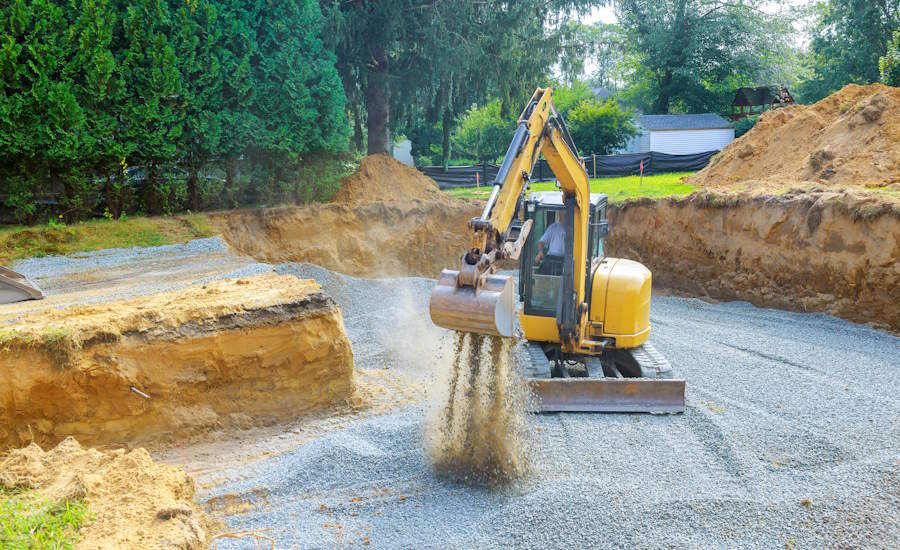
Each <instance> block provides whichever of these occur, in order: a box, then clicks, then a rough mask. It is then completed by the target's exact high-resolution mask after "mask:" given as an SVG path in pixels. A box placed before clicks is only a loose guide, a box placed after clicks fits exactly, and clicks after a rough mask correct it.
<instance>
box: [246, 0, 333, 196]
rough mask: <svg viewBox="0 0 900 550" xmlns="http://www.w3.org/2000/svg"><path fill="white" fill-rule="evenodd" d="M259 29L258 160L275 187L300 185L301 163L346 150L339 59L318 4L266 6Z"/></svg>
mask: <svg viewBox="0 0 900 550" xmlns="http://www.w3.org/2000/svg"><path fill="white" fill-rule="evenodd" d="M264 3H265V8H264V9H262V10H260V17H259V18H258V20H257V25H256V43H257V45H258V50H257V61H256V63H254V73H253V74H254V81H255V82H256V86H257V90H258V95H257V101H256V105H255V109H254V112H255V114H256V115H257V117H258V118H259V120H260V122H261V127H260V130H261V132H260V134H259V135H258V136H257V141H256V143H255V147H254V151H253V153H254V156H255V157H256V159H257V160H258V161H259V162H261V163H262V164H263V166H264V167H265V169H266V173H267V174H268V176H269V178H270V183H272V184H277V182H281V183H282V184H285V183H286V184H290V183H292V182H294V183H295V178H294V177H293V174H294V173H296V170H297V167H298V166H297V164H298V161H300V160H301V159H302V158H303V157H304V155H307V154H309V153H313V152H318V151H340V150H344V149H345V148H346V146H347V138H348V134H349V127H348V121H347V115H346V113H345V112H344V107H345V104H346V99H345V96H344V92H343V87H342V86H341V81H340V78H339V77H338V74H337V71H336V69H335V66H334V64H335V57H334V54H333V53H332V52H331V51H329V50H328V49H327V48H326V47H325V45H324V43H323V41H322V39H321V33H322V29H323V19H322V13H321V11H320V10H319V5H318V2H315V1H314V0H301V1H298V0H264Z"/></svg>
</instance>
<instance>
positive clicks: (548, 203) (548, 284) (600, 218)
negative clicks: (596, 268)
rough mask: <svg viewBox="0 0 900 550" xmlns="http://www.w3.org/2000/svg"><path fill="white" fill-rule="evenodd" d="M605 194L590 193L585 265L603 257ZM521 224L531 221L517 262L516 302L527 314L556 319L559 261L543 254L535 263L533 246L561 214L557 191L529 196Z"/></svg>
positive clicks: (560, 267) (559, 274)
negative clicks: (519, 302) (517, 286)
mask: <svg viewBox="0 0 900 550" xmlns="http://www.w3.org/2000/svg"><path fill="white" fill-rule="evenodd" d="M606 205H607V198H606V195H602V194H599V193H592V194H591V198H590V223H589V230H588V264H589V265H590V264H592V263H593V262H594V260H595V259H599V258H602V257H603V241H604V239H605V238H606V236H607V235H608V234H609V222H608V221H607V220H606ZM523 206H524V210H523V215H524V221H528V220H532V224H533V225H532V228H531V233H530V234H529V235H528V239H527V240H526V241H525V247H524V249H523V252H522V256H521V257H520V259H519V262H520V264H519V300H520V301H521V302H522V307H523V310H524V312H525V313H526V314H528V315H538V316H543V317H551V318H554V319H555V318H556V306H557V302H558V301H559V290H560V277H562V259H561V258H559V259H557V258H556V257H553V256H549V255H545V257H544V258H543V259H542V261H540V262H538V261H536V256H537V253H538V246H537V243H538V241H539V240H540V239H541V237H542V236H543V235H544V233H545V232H546V231H547V228H548V227H550V226H551V225H552V224H553V223H555V222H556V221H557V220H558V219H559V215H560V213H562V212H565V206H564V205H563V202H562V193H560V192H552V191H551V192H537V193H532V194H531V195H530V196H529V197H528V199H526V200H525V201H524V203H523Z"/></svg>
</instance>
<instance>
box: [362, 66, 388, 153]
mask: <svg viewBox="0 0 900 550" xmlns="http://www.w3.org/2000/svg"><path fill="white" fill-rule="evenodd" d="M374 65H375V66H373V67H371V68H370V69H369V74H368V77H367V78H368V80H367V82H366V115H367V116H366V121H367V126H368V144H367V145H368V153H369V154H370V155H374V154H378V153H384V154H386V155H387V154H390V145H391V140H390V135H389V128H388V123H389V121H390V110H389V90H388V79H387V69H388V62H387V55H386V54H385V52H384V49H383V48H376V49H375V64H374Z"/></svg>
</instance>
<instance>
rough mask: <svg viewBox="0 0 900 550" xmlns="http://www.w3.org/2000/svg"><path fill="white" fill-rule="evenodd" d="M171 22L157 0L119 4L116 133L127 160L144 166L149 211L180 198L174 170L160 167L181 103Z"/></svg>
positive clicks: (173, 145)
mask: <svg viewBox="0 0 900 550" xmlns="http://www.w3.org/2000/svg"><path fill="white" fill-rule="evenodd" d="M171 24H172V20H171V15H170V12H169V7H168V5H167V4H166V2H164V1H163V0H135V1H133V2H128V7H127V8H126V9H125V15H124V18H123V30H124V36H123V41H124V46H125V47H124V50H123V51H122V53H121V56H122V57H121V61H120V63H121V67H122V75H123V79H124V81H125V95H126V99H125V101H124V102H123V104H122V110H121V121H122V128H121V132H122V139H123V142H124V143H123V147H124V150H125V153H126V155H128V157H129V164H132V165H135V166H136V165H138V164H140V165H141V166H142V167H143V168H144V170H145V171H146V180H145V188H144V192H143V203H144V207H145V208H146V209H147V211H148V212H150V213H161V212H164V211H165V212H169V211H172V210H173V209H174V208H175V207H176V206H177V201H178V199H179V198H180V197H178V193H177V188H176V186H175V179H174V174H172V173H171V172H170V171H167V170H166V168H167V166H169V165H170V164H171V163H172V162H173V161H174V160H175V159H176V155H177V152H178V150H177V145H178V144H179V143H180V140H181V136H182V130H183V126H182V123H183V118H182V115H181V105H182V103H183V102H184V96H183V95H182V81H181V75H180V74H179V72H178V65H177V61H176V57H175V51H174V49H173V47H172V44H171V41H170V37H169V32H170V31H171ZM132 159H133V160H132Z"/></svg>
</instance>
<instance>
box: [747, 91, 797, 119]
mask: <svg viewBox="0 0 900 550" xmlns="http://www.w3.org/2000/svg"><path fill="white" fill-rule="evenodd" d="M793 103H794V98H793V96H791V92H789V91H788V89H787V88H786V87H785V86H780V87H779V86H760V87H758V88H738V90H737V92H736V93H735V94H734V101H732V102H731V120H732V121H735V120H740V119H742V118H746V117H748V116H755V115H758V114H760V113H762V112H764V111H768V110H769V109H776V108H778V107H783V106H785V105H792V104H793Z"/></svg>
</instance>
